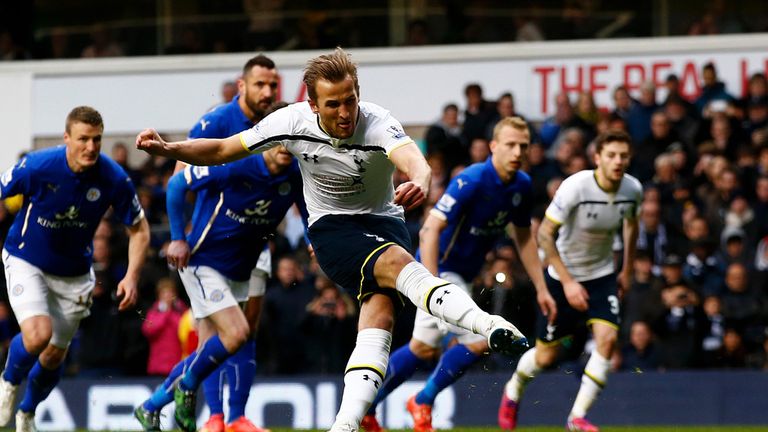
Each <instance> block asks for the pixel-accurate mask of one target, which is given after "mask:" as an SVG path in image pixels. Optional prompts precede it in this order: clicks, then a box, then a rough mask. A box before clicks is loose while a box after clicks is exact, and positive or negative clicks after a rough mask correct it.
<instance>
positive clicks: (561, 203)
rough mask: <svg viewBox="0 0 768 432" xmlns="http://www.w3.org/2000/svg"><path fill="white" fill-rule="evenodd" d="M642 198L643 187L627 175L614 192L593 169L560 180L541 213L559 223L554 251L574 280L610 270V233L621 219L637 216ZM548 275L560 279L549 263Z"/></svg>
mask: <svg viewBox="0 0 768 432" xmlns="http://www.w3.org/2000/svg"><path fill="white" fill-rule="evenodd" d="M642 199H643V187H642V186H641V185H640V182H639V181H638V180H637V179H636V178H634V177H632V176H631V175H629V174H624V178H623V180H622V181H621V185H619V189H618V190H617V191H616V192H606V191H604V190H603V189H601V188H600V186H599V185H598V184H597V178H596V177H595V171H593V170H584V171H580V172H578V173H576V174H573V175H572V176H570V177H568V178H566V179H565V180H563V183H562V184H561V185H560V188H559V189H557V192H556V193H555V197H554V198H553V199H552V202H551V203H550V204H549V207H547V211H546V213H545V215H546V217H547V218H549V219H550V220H552V221H554V222H556V223H558V224H559V225H560V229H559V231H558V237H557V251H558V252H559V253H560V257H561V258H562V260H563V263H564V264H565V267H566V268H567V269H568V271H569V272H570V273H571V275H572V276H573V278H574V279H576V280H577V281H580V282H581V281H588V280H592V279H597V278H599V277H603V276H607V275H609V274H611V273H613V272H614V262H613V253H612V252H613V247H612V246H613V240H614V236H615V235H616V233H617V231H618V230H619V228H621V227H622V224H623V221H624V219H634V218H636V217H637V216H638V215H639V213H640V202H641V201H642ZM549 274H550V276H552V277H553V278H555V279H557V280H560V278H559V277H558V275H557V273H556V272H555V270H554V268H552V266H549Z"/></svg>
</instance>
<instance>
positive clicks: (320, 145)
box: [240, 102, 413, 225]
mask: <svg viewBox="0 0 768 432" xmlns="http://www.w3.org/2000/svg"><path fill="white" fill-rule="evenodd" d="M240 142H241V143H242V144H243V146H244V147H245V148H246V149H248V151H250V152H252V153H261V152H263V151H265V150H267V149H269V148H271V147H274V146H276V145H279V144H282V145H284V146H285V147H286V148H287V149H288V151H290V152H291V153H293V155H294V156H296V157H297V158H298V160H299V167H300V168H301V175H302V177H303V178H304V200H305V201H306V203H307V211H308V212H309V224H310V225H312V224H313V223H314V222H315V221H317V220H318V219H320V218H321V217H323V216H325V215H328V214H375V215H382V216H395V217H399V218H401V219H402V218H403V208H402V207H401V206H398V205H395V204H394V203H393V202H392V200H393V198H394V187H393V185H392V174H393V172H394V170H395V166H394V165H393V164H392V162H391V161H390V160H389V155H390V153H391V152H392V150H394V149H396V148H398V147H400V146H403V145H406V144H409V143H412V142H413V140H412V139H411V138H410V137H409V136H408V135H406V134H405V132H404V131H403V127H402V126H401V125H400V122H398V121H397V120H396V119H395V118H394V117H392V115H390V113H389V111H387V110H385V109H384V108H382V107H380V106H378V105H375V104H372V103H367V102H360V110H359V113H358V118H357V125H356V128H355V132H354V134H353V135H352V136H351V137H350V138H347V139H336V138H332V137H330V136H329V135H328V134H326V133H325V132H324V131H323V130H322V129H321V128H320V119H319V117H318V115H317V114H315V113H313V112H312V109H311V108H310V106H309V103H308V102H299V103H295V104H292V105H289V106H287V107H285V108H283V109H280V110H277V111H275V112H274V113H272V114H270V115H269V116H267V117H266V118H265V119H264V120H262V121H261V122H259V123H258V124H256V125H255V126H254V127H253V128H251V129H248V130H246V131H244V132H242V133H241V134H240Z"/></svg>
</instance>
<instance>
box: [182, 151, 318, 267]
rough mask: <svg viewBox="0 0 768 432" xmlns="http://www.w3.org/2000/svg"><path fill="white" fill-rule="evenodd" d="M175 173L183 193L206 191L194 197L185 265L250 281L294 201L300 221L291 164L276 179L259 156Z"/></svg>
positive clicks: (298, 185)
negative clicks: (189, 250)
mask: <svg viewBox="0 0 768 432" xmlns="http://www.w3.org/2000/svg"><path fill="white" fill-rule="evenodd" d="M176 175H177V176H178V175H183V176H184V179H185V183H186V185H187V187H188V188H189V189H191V190H193V191H196V192H199V191H206V192H207V193H206V194H205V196H201V195H199V194H198V197H197V203H198V206H197V209H196V211H195V213H194V215H193V216H192V230H191V231H190V232H189V234H188V235H187V242H188V243H189V245H190V247H191V248H192V256H191V258H190V265H196V266H200V265H204V266H209V267H213V268H214V269H216V270H218V271H219V272H220V273H221V274H223V275H224V276H226V277H228V278H230V279H232V280H237V281H245V280H248V279H249V278H250V274H251V270H252V269H253V268H254V266H255V265H256V261H257V259H258V256H259V252H261V250H262V249H264V246H265V245H266V242H267V241H268V240H269V238H270V237H271V236H273V235H274V232H275V230H276V229H277V226H278V224H280V222H281V221H282V220H283V217H285V213H286V212H287V211H288V210H289V209H290V208H291V206H292V205H293V204H294V203H296V204H297V205H298V206H299V210H300V211H301V212H302V216H303V217H304V218H305V220H306V208H305V205H304V198H303V196H302V181H301V174H300V172H299V166H298V163H297V162H296V161H295V160H294V161H293V163H292V164H291V166H290V167H289V168H288V169H287V170H286V171H285V172H283V173H281V174H278V175H272V174H270V172H269V171H268V170H267V166H266V164H265V163H264V157H263V156H262V155H255V156H251V157H248V158H245V159H242V160H239V161H237V162H232V163H228V164H226V165H219V166H211V167H196V166H188V167H187V168H185V170H184V172H183V173H178V174H176ZM168 204H169V205H171V202H169V203H168ZM170 213H171V212H170V211H169V214H170ZM171 223H179V222H178V221H171ZM181 223H182V224H183V221H182V222H181Z"/></svg>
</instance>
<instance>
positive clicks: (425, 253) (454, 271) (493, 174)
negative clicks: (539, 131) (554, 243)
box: [361, 117, 555, 432]
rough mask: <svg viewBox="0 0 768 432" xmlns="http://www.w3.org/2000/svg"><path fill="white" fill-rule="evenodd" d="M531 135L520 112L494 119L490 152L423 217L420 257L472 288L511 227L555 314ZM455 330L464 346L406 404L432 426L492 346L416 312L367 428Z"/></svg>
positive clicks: (424, 427) (375, 430)
mask: <svg viewBox="0 0 768 432" xmlns="http://www.w3.org/2000/svg"><path fill="white" fill-rule="evenodd" d="M529 141H530V135H529V130H528V126H527V125H526V123H525V121H524V120H522V119H520V118H519V117H508V118H504V119H502V120H501V121H499V122H498V123H497V124H496V126H495V128H494V131H493V140H492V141H491V143H490V145H491V151H492V155H491V157H489V158H488V159H487V160H486V161H485V162H482V163H476V164H474V165H471V166H469V167H468V168H467V169H465V170H464V171H462V172H461V174H459V175H457V176H456V177H454V178H453V180H451V183H450V184H449V185H448V188H447V189H446V191H445V194H443V196H442V197H441V198H440V200H439V201H438V202H437V205H436V206H435V208H433V209H432V210H431V211H430V214H429V215H428V216H427V219H426V220H425V222H424V226H423V227H422V229H421V232H420V242H419V246H420V249H419V252H418V253H417V256H416V257H417V259H419V260H420V261H421V262H422V264H424V266H425V267H426V268H427V269H429V270H430V271H432V272H433V273H434V274H436V275H439V276H440V277H441V278H443V279H445V280H449V281H451V282H453V284H454V285H456V286H458V287H459V288H461V289H463V290H465V291H467V292H471V290H470V287H469V285H468V282H471V281H472V280H473V279H474V278H475V277H476V276H477V274H478V273H479V272H480V269H481V267H482V266H483V264H484V262H485V256H486V254H487V253H488V251H490V250H491V249H492V248H493V247H494V245H495V244H496V243H497V242H498V240H499V239H500V238H502V237H503V236H504V234H505V232H507V230H509V231H508V232H509V234H510V236H511V237H512V238H513V239H515V241H516V243H517V246H518V249H519V250H520V259H521V261H522V263H523V265H524V267H525V269H526V271H527V272H528V274H529V275H530V277H531V280H532V281H533V284H534V286H535V287H536V299H537V301H538V303H539V306H540V307H541V310H542V312H543V314H544V315H547V316H548V317H550V318H551V319H552V318H554V317H555V302H554V300H553V299H552V296H550V295H549V291H548V290H547V286H546V284H545V283H544V274H543V272H542V265H541V261H540V260H539V256H538V253H537V246H536V242H535V240H534V238H533V236H532V235H531V230H530V225H531V202H532V191H531V179H530V177H529V176H528V175H527V174H526V173H524V172H522V171H519V170H520V166H521V165H522V163H523V162H524V159H525V157H526V155H527V151H528V145H529ZM449 332H451V333H454V334H455V335H456V337H457V340H458V344H456V345H454V346H453V347H451V348H450V349H448V350H447V351H446V352H445V353H444V354H443V355H442V357H441V358H440V362H439V363H438V365H437V367H436V369H435V370H434V372H433V373H432V375H430V377H429V380H428V381H427V384H426V386H425V387H424V389H423V390H422V391H421V392H419V393H418V394H416V395H415V396H413V397H411V398H410V399H409V400H408V404H407V408H408V411H410V412H411V414H412V415H413V418H414V431H416V432H428V431H431V430H432V420H431V411H432V405H433V403H434V401H435V398H436V397H437V394H438V393H439V392H440V391H442V390H443V389H445V388H446V387H448V386H449V385H451V384H452V383H453V382H454V381H456V380H457V379H458V378H460V377H461V375H462V374H463V373H464V371H465V370H466V369H468V368H469V367H470V366H471V365H472V364H474V363H475V362H476V361H478V360H479V359H480V358H481V356H482V355H483V354H484V353H486V352H488V342H487V341H486V340H485V338H483V337H482V336H478V335H476V334H474V333H470V332H467V331H466V330H463V329H460V328H457V327H455V326H450V325H447V324H445V323H444V322H441V321H440V320H438V319H436V318H435V317H433V316H431V315H428V314H426V313H425V312H423V311H421V310H417V311H416V320H415V323H414V329H413V336H412V338H411V341H410V342H409V343H408V345H405V346H403V347H401V348H400V349H398V350H397V351H395V352H394V353H393V354H392V356H391V357H390V361H389V363H390V367H389V369H388V371H387V377H386V379H385V380H384V383H383V385H382V387H381V389H380V390H379V394H378V395H377V396H376V399H375V400H374V402H373V404H372V405H371V407H370V408H369V409H368V414H367V415H366V416H365V417H364V418H363V422H362V424H361V425H362V427H363V428H364V429H365V430H366V431H367V432H379V431H381V430H382V428H381V426H379V424H378V422H377V421H376V417H375V413H376V406H377V405H378V403H379V402H381V401H382V400H384V398H386V397H387V395H389V394H390V393H391V392H392V391H393V390H394V389H395V388H397V387H398V386H399V385H400V384H402V383H403V382H404V381H406V380H407V379H408V378H410V377H411V376H412V375H413V373H414V372H415V371H416V370H417V369H424V368H426V367H427V365H428V363H429V362H430V361H431V360H434V359H436V358H437V357H438V355H439V347H440V344H441V342H442V340H443V338H444V337H445V336H446V335H447V334H448V333H449Z"/></svg>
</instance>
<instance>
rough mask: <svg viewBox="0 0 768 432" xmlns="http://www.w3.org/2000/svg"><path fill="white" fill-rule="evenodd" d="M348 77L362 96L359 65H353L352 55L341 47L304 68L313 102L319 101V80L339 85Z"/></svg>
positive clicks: (310, 61) (305, 80)
mask: <svg viewBox="0 0 768 432" xmlns="http://www.w3.org/2000/svg"><path fill="white" fill-rule="evenodd" d="M347 77H350V78H352V81H353V82H354V83H355V92H356V93H357V95H358V96H360V84H359V83H358V82H357V65H356V64H354V63H352V59H351V58H350V55H349V54H347V53H346V52H345V51H344V50H343V49H341V47H337V48H336V50H334V51H333V53H331V54H324V55H321V56H318V57H315V58H313V59H311V60H309V61H308V62H307V67H305V68H304V84H305V85H306V86H307V94H308V95H309V98H310V99H312V100H317V90H316V89H315V84H317V81H318V80H326V81H329V82H332V83H338V82H341V81H344V80H345V79H346V78H347Z"/></svg>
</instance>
